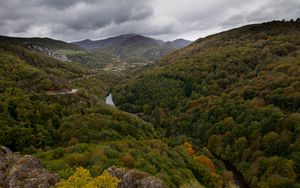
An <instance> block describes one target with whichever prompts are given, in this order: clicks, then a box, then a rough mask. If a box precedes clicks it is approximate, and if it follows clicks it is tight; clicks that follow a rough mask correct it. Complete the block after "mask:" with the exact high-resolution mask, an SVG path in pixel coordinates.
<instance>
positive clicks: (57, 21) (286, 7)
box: [0, 0, 300, 42]
mask: <svg viewBox="0 0 300 188" xmlns="http://www.w3.org/2000/svg"><path fill="white" fill-rule="evenodd" d="M297 17H300V0H0V35H8V36H18V37H49V38H54V39H58V40H64V41H68V42H71V41H79V40H83V39H92V40H96V39H103V38H107V37H111V36H117V35H122V34H130V33H135V34H142V35H145V36H150V37H154V38H157V39H161V40H164V41H168V40H174V39H177V38H185V39H188V40H196V39H198V38H200V37H205V36H207V35H210V34H213V33H217V32H220V31H224V30H228V29H231V28H235V27H239V26H242V25H247V24H252V23H260V22H265V21H270V20H282V19H285V20H290V19H296V18H297Z"/></svg>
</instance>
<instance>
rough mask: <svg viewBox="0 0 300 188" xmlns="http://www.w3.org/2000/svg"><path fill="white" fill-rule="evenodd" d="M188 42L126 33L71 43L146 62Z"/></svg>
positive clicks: (132, 60) (138, 61)
mask: <svg viewBox="0 0 300 188" xmlns="http://www.w3.org/2000/svg"><path fill="white" fill-rule="evenodd" d="M190 43H191V41H187V40H184V39H178V40H175V41H170V42H164V41H162V40H157V39H153V38H150V37H145V36H142V35H138V34H127V35H120V36H116V37H110V38H107V39H103V40H96V41H92V40H89V39H86V40H83V41H78V42H73V43H72V44H75V45H78V46H80V47H82V48H85V49H88V50H94V51H98V52H103V53H110V54H113V55H116V56H117V57H118V58H121V59H123V60H125V61H127V62H128V63H148V62H152V61H154V60H157V59H159V58H161V57H162V56H164V55H166V54H168V53H169V52H171V51H174V50H176V49H178V48H182V47H185V46H187V45H188V44H190Z"/></svg>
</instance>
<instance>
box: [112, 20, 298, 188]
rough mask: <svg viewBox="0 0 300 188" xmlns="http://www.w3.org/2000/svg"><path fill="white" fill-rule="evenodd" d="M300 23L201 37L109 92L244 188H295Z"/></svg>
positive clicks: (126, 108)
mask: <svg viewBox="0 0 300 188" xmlns="http://www.w3.org/2000/svg"><path fill="white" fill-rule="evenodd" d="M299 75H300V22H299V19H298V20H297V21H273V22H268V23H263V24H255V25H249V26H244V27H241V28H237V29H233V30H230V31H226V32H222V33H219V34H215V35H212V36H208V37H206V38H201V39H198V40H197V41H195V42H194V43H192V44H191V45H189V46H188V47H185V48H184V49H180V50H177V51H175V52H173V53H171V54H169V55H167V56H165V57H164V58H163V59H162V60H160V61H158V62H157V63H155V64H153V65H148V66H147V67H146V68H144V70H142V71H140V72H139V73H137V74H136V75H135V76H133V77H131V78H130V79H128V80H125V81H124V82H123V83H121V84H119V85H117V86H116V87H114V89H113V96H114V100H115V103H116V105H117V106H118V107H120V108H121V109H122V110H124V111H128V112H131V113H135V114H139V115H140V116H141V117H142V118H143V119H144V120H146V121H149V122H151V123H152V124H153V125H154V126H155V128H156V130H159V131H160V132H161V133H163V136H165V137H167V138H170V139H173V141H174V142H176V140H177V139H179V138H182V137H186V138H187V139H189V140H191V141H192V144H193V145H194V146H195V147H198V148H207V149H208V151H209V152H210V153H211V154H212V155H214V156H216V157H217V158H219V159H221V160H223V161H225V162H226V161H227V162H229V163H231V164H232V165H234V166H235V167H236V168H237V169H238V171H239V172H240V173H241V174H242V175H243V177H244V178H245V180H246V182H247V184H248V185H249V186H250V187H270V188H271V187H272V188H274V187H299V186H300V183H299V182H300V77H299Z"/></svg>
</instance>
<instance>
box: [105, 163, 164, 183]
mask: <svg viewBox="0 0 300 188" xmlns="http://www.w3.org/2000/svg"><path fill="white" fill-rule="evenodd" d="M107 171H108V172H109V173H110V175H112V176H115V177H117V178H118V179H119V180H120V182H119V184H118V188H162V187H163V185H162V182H161V180H159V179H157V178H155V177H153V176H150V175H149V174H147V173H145V172H140V171H137V170H128V169H126V168H117V167H114V166H112V167H110V168H108V169H107Z"/></svg>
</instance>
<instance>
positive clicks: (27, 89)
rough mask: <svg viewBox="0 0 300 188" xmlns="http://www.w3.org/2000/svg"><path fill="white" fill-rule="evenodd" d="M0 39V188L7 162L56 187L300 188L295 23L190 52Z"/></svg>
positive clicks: (251, 28)
mask: <svg viewBox="0 0 300 188" xmlns="http://www.w3.org/2000/svg"><path fill="white" fill-rule="evenodd" d="M0 39H1V40H0V78H1V79H0V130H1V132H0V146H5V147H7V148H9V149H10V150H12V152H13V154H12V155H11V152H10V151H8V150H7V149H5V148H4V147H3V148H1V151H0V161H5V162H7V165H5V167H3V169H4V170H2V169H0V187H9V186H8V183H7V182H6V180H5V181H2V179H9V178H8V176H7V175H6V174H5V173H4V171H5V172H6V171H9V170H11V169H10V168H12V167H11V166H14V164H9V161H10V160H8V157H7V156H8V153H9V157H10V158H12V159H14V155H16V156H18V158H17V159H18V160H19V158H22V157H23V155H25V156H26V155H30V156H34V157H35V158H37V159H38V160H40V161H41V164H42V165H38V168H39V170H44V169H43V168H45V170H47V171H49V173H48V172H46V171H45V170H44V171H43V172H45V174H51V176H53V177H55V182H52V184H54V185H55V184H56V183H58V184H56V186H58V187H68V186H69V187H72V186H70V185H73V186H74V185H78V184H80V182H81V183H82V182H83V181H87V182H84V183H83V184H89V185H93V184H92V183H95V182H94V181H98V180H99V179H101V178H104V179H105V181H104V180H103V182H104V183H106V184H105V185H106V186H108V185H114V186H113V187H116V185H119V186H121V187H122V186H124V187H126V186H127V187H147V186H148V187H157V188H161V187H171V188H175V187H181V188H185V187H195V188H198V187H199V188H202V187H207V188H218V187H220V188H235V187H240V188H244V187H245V188H247V187H251V188H252V187H253V188H256V187H260V188H263V187H264V188H273V187H274V188H277V187H278V188H280V187H291V188H293V187H295V188H296V187H299V186H300V77H299V75H300V21H299V20H298V21H272V22H265V23H261V24H253V25H246V26H243V27H240V28H236V29H232V30H228V31H224V32H221V33H217V34H214V35H210V36H208V37H204V38H199V39H198V40H196V41H194V42H191V41H187V40H183V39H177V40H174V41H169V42H163V41H161V40H157V39H153V38H150V37H146V36H142V35H138V34H128V35H120V36H116V37H111V38H107V39H103V40H95V41H92V40H83V41H79V42H73V43H67V42H63V41H57V40H53V39H49V38H15V37H5V36H1V37H0ZM2 150H3V151H2ZM10 158H9V159H10ZM17 159H16V160H12V161H15V162H14V163H17V162H16V161H18V160H17ZM37 159H33V161H35V160H37ZM3 164H4V163H3ZM1 168H2V167H1ZM2 171H3V172H2ZM2 174H4V175H3V176H2ZM23 175H24V174H23ZM28 176H29V175H28ZM28 176H27V174H26V173H25V175H24V176H20V178H24V179H19V180H18V181H19V182H22V181H24V182H25V180H26V178H27V180H26V181H28ZM2 177H3V178H2ZM25 177H26V178H25ZM58 177H59V178H60V180H59V178H58ZM84 177H85V179H84ZM1 178H2V179H1ZM97 178H98V179H97ZM126 178H127V179H126ZM41 181H42V180H41ZM47 181H48V182H47V183H49V182H50V183H51V181H50V180H48V179H47ZM72 181H74V182H72ZM76 181H78V182H76ZM99 181H100V180H99ZM101 181H102V180H101ZM37 182H39V181H37ZM59 182H60V183H59ZM151 182H152V183H153V182H154V183H153V184H151ZM98 183H99V182H98ZM47 185H48V184H47ZM48 187H49V186H48ZM92 187H93V186H92Z"/></svg>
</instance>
